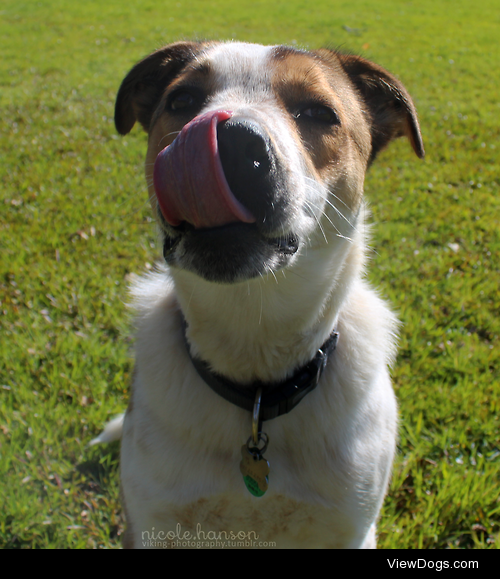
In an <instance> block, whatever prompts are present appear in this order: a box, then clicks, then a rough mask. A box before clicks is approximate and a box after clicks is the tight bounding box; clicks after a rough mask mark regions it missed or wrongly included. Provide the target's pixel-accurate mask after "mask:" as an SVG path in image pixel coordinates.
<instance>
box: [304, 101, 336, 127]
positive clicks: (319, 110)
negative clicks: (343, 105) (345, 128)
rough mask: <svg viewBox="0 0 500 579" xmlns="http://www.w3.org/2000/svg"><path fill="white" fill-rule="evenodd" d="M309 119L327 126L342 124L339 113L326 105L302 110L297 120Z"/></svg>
mask: <svg viewBox="0 0 500 579" xmlns="http://www.w3.org/2000/svg"><path fill="white" fill-rule="evenodd" d="M300 117H309V118H311V119H314V120H315V121H319V122H321V123H325V124H327V125H338V124H340V119H339V117H338V115H337V113H336V112H335V111H334V110H333V109H331V108H330V107H327V106H324V105H313V106H309V107H306V108H304V109H302V110H301V111H300V112H299V113H298V115H297V118H300Z"/></svg>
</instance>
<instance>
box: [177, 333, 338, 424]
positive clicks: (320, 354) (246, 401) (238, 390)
mask: <svg viewBox="0 0 500 579" xmlns="http://www.w3.org/2000/svg"><path fill="white" fill-rule="evenodd" d="M185 329H186V328H185V323H184V339H186V332H185ZM338 337H339V335H338V333H337V332H333V333H332V334H331V335H330V337H329V338H328V340H327V341H326V342H325V343H324V344H323V345H322V346H321V348H319V350H318V351H317V352H316V354H315V356H314V358H313V359H312V360H311V361H310V362H309V363H308V364H306V365H305V366H302V367H301V368H299V369H298V370H297V371H296V372H295V373H294V375H293V376H292V377H291V378H288V380H285V381H283V382H276V383H265V382H260V381H256V382H253V383H252V384H251V385H249V386H241V385H239V384H236V383H235V382H231V380H228V379H227V378H225V377H224V376H220V375H219V374H216V373H215V372H212V370H210V367H209V365H208V364H207V363H206V362H204V361H203V360H200V359H198V358H194V357H192V356H191V352H190V349H189V344H188V343H187V340H186V345H187V350H188V353H189V357H190V358H191V361H192V362H193V365H194V367H195V368H196V370H197V372H198V374H199V375H200V376H201V378H202V379H203V380H204V381H205V382H206V383H207V384H208V386H210V388H212V390H214V392H216V393H217V394H219V396H222V398H225V399H226V400H227V401H228V402H231V403H232V404H235V405H236V406H239V407H240V408H243V409H244V410H248V411H250V412H252V411H253V409H254V404H255V394H256V392H257V389H258V388H259V387H262V390H263V392H262V399H261V403H260V420H271V419H272V418H276V417H277V416H281V415H282V414H286V413H287V412H290V410H292V409H293V408H295V406H297V404H298V403H299V402H300V401H301V400H302V399H303V398H304V396H305V395H306V394H308V393H309V392H311V391H312V390H314V388H316V386H317V385H318V382H319V380H320V378H321V375H322V374H323V370H324V369H325V367H326V364H327V362H328V357H329V356H330V354H331V353H332V352H333V351H334V350H335V348H336V346H337V340H338Z"/></svg>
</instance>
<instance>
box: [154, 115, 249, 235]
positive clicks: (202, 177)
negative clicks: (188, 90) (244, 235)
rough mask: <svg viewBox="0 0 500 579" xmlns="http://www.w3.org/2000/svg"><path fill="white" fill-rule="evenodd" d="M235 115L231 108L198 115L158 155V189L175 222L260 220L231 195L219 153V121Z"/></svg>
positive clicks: (164, 208) (206, 225) (216, 223)
mask: <svg viewBox="0 0 500 579" xmlns="http://www.w3.org/2000/svg"><path fill="white" fill-rule="evenodd" d="M231 116H232V113H231V112H229V111H221V110H219V111H211V112H208V113H205V114H204V115H200V116H198V117H195V118H194V119H193V120H192V121H191V122H189V123H188V124H187V125H186V126H185V127H184V128H183V129H182V131H181V132H180V133H179V135H177V137H176V138H175V140H174V141H173V142H172V144H171V145H169V146H168V147H165V149H163V151H161V152H160V153H159V154H158V156H157V158H156V161H155V165H154V172H153V182H154V188H155V192H156V197H157V198H158V203H159V205H160V210H161V212H162V214H163V217H164V218H165V220H166V221H167V223H169V224H170V225H173V226H175V225H179V224H180V223H182V222H183V221H187V222H188V223H191V225H193V226H194V227H195V228H200V229H201V228H209V227H218V226H220V225H226V224H228V223H234V222H238V221H243V222H245V223H253V222H254V221H255V218H254V217H253V215H252V214H251V213H250V211H248V209H246V208H245V207H244V206H243V205H242V204H241V203H240V202H239V201H238V200H237V199H236V197H235V196H234V195H233V194H232V193H231V190H230V189H229V186H228V184H227V181H226V177H225V176H224V171H223V169H222V164H221V160H220V157H219V151H218V147H217V124H218V123H220V122H223V121H225V120H227V119H229V118H231Z"/></svg>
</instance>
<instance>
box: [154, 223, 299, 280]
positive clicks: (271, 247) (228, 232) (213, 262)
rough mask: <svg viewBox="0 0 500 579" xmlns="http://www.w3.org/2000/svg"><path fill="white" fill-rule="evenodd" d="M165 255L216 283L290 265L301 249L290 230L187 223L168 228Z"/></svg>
mask: <svg viewBox="0 0 500 579" xmlns="http://www.w3.org/2000/svg"><path fill="white" fill-rule="evenodd" d="M163 243H164V244H163V256H164V258H165V261H166V262H167V264H168V265H170V266H172V267H176V268H181V269H185V270H187V271H190V272H192V273H195V274H196V275H198V276H200V277H201V278H203V279H205V280H207V281H210V282H215V283H223V284H233V283H238V282H242V281H246V280H249V279H252V278H255V277H258V276H263V275H265V274H267V273H269V272H275V271H278V270H280V269H282V268H284V267H286V266H287V265H288V264H289V263H290V261H291V260H292V259H293V257H294V255H295V254H296V253H297V251H298V249H299V239H298V237H297V236H296V235H295V234H293V233H289V234H286V235H283V236H280V237H271V236H266V235H264V234H263V233H262V232H261V231H260V230H259V229H258V228H257V227H256V226H255V225H253V224H247V223H231V224H228V225H224V226H222V227H214V228H211V229H194V228H193V227H191V226H189V225H186V224H183V225H181V226H180V227H178V228H175V229H174V230H173V231H172V232H166V231H165V230H164V242H163Z"/></svg>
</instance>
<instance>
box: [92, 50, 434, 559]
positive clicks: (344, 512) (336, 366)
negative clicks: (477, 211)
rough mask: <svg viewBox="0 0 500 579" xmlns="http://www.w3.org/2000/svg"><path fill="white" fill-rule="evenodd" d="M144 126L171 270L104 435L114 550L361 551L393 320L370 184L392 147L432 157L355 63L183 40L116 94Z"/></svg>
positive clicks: (143, 282)
mask: <svg viewBox="0 0 500 579" xmlns="http://www.w3.org/2000/svg"><path fill="white" fill-rule="evenodd" d="M136 122H139V123H140V125H142V127H143V128H144V130H145V131H146V132H147V134H148V147H147V154H146V162H145V172H146V180H147V183H148V190H149V195H150V202H151V205H152V209H153V212H154V213H155V216H156V219H157V222H158V225H159V235H160V238H161V243H162V246H163V256H164V261H165V263H164V264H163V265H162V266H159V268H158V270H157V271H155V272H153V273H149V274H147V275H145V276H144V277H142V278H141V279H139V281H138V282H137V283H135V285H134V287H133V289H132V295H133V301H134V305H135V310H136V342H135V357H136V365H135V370H134V378H133V385H132V392H131V396H130V403H129V406H128V410H127V412H126V415H125V418H124V422H123V424H122V423H121V421H118V422H117V423H116V424H115V425H114V426H113V427H112V428H111V430H114V433H115V434H116V433H118V434H116V436H121V438H122V443H121V485H122V494H123V504H124V510H125V514H126V520H127V528H126V531H125V534H124V543H123V544H124V547H126V548H143V547H159V548H175V547H196V548H198V547H222V548H224V547H225V548H227V547H231V546H234V547H239V546H249V547H256V548H261V547H263V546H264V547H265V546H274V547H277V548H310V547H321V548H375V547H376V525H377V519H378V516H379V512H380V509H381V506H382V502H383V499H384V496H385V494H386V491H387V487H388V481H389V478H390V472H391V466H392V462H393V456H394V452H395V442H396V436H397V404H396V400H395V396H394V393H393V390H392V386H391V381H390V377H389V369H388V368H390V365H391V363H392V362H393V360H394V356H395V348H396V347H395V343H396V335H397V327H398V321H397V319H396V316H395V315H394V314H393V313H392V312H391V310H390V309H389V308H388V307H387V306H386V305H385V303H384V302H383V301H382V299H381V298H379V297H378V295H377V293H376V292H375V291H374V290H373V289H372V288H371V287H370V286H369V284H368V283H367V282H366V281H365V280H364V278H363V273H364V264H365V253H366V246H367V239H366V237H367V235H366V231H367V226H366V224H365V221H364V220H365V214H366V208H365V203H364V200H363V183H364V177H365V172H366V170H367V168H368V167H369V166H370V165H371V163H372V162H373V160H374V159H375V157H376V155H377V154H378V153H379V151H380V150H381V149H383V148H384V147H385V146H386V145H387V144H388V143H389V142H390V141H391V140H393V139H394V138H397V137H400V136H406V137H407V138H408V139H409V141H410V143H411V146H412V147H413V150H414V151H415V153H416V155H417V156H418V157H420V158H422V157H423V156H424V147H423V143H422V137H421V133H420V128H419V122H418V118H417V113H416V110H415V106H414V104H413V102H412V99H411V98H410V96H409V94H408V92H407V91H406V89H405V88H404V87H403V85H402V84H401V83H400V81H399V80H397V79H396V78H395V77H394V76H392V75H391V74H390V73H389V72H387V71H386V70H384V69H383V68H381V67H380V66H378V65H376V64H374V63H371V62H369V61H367V60H366V59H364V58H361V57H359V56H355V55H351V54H342V53H340V52H337V51H334V50H329V49H320V50H317V51H306V50H300V49H297V48H290V47H286V46H261V45H255V44H246V43H239V42H177V43H174V44H170V45H168V46H165V47H163V48H161V49H159V50H157V51H155V52H154V53H152V54H151V55H149V56H147V57H146V58H145V59H144V60H142V61H140V62H139V63H138V64H136V65H135V66H134V67H133V68H132V69H131V71H130V72H129V73H128V75H127V76H126V77H125V79H124V80H123V82H122V84H121V87H120V89H119V92H118V96H117V99H116V112H115V123H116V127H117V130H118V132H119V133H121V134H122V135H125V134H127V133H128V132H129V131H130V130H131V129H132V127H133V126H134V124H135V123H136ZM111 436H114V435H113V434H112V435H111ZM109 437H110V436H109V432H108V438H109ZM105 438H106V436H104V438H101V441H102V440H103V439H105Z"/></svg>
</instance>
